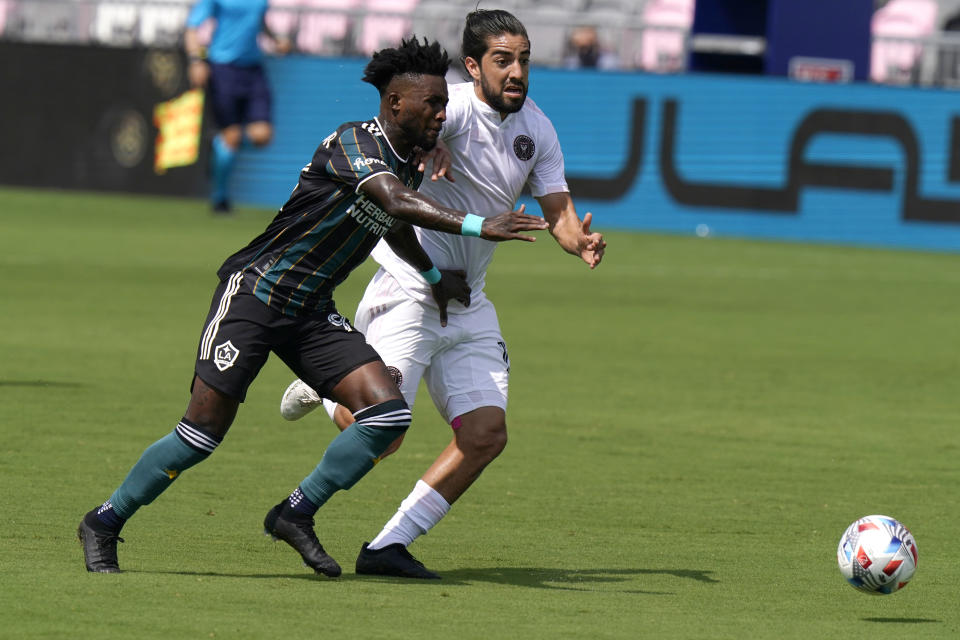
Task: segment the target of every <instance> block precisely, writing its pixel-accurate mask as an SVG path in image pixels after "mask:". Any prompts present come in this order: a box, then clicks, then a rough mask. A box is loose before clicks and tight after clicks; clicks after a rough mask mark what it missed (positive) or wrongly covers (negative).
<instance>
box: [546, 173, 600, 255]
mask: <svg viewBox="0 0 960 640" xmlns="http://www.w3.org/2000/svg"><path fill="white" fill-rule="evenodd" d="M537 202H539V203H540V209H541V210H542V211H543V217H544V218H545V219H546V221H547V223H548V224H549V225H550V233H551V235H553V237H554V238H555V239H556V241H557V244H559V245H560V246H561V247H563V249H564V251H566V252H567V253H570V254H572V255H575V256H579V257H580V258H581V259H582V260H583V261H584V262H586V263H587V264H588V265H590V268H591V269H593V268H594V267H596V266H597V265H598V264H600V261H601V260H603V254H604V251H605V250H606V248H607V242H606V240H604V239H603V234H601V233H592V232H591V231H590V223H592V222H593V214H592V213H587V214H585V215H584V216H583V220H580V218H579V216H577V210H576V209H575V208H574V206H573V198H571V197H570V194H569V193H567V192H566V191H562V192H558V193H550V194H547V195H545V196H542V197H540V198H537Z"/></svg>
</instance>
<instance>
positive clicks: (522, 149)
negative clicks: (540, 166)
mask: <svg viewBox="0 0 960 640" xmlns="http://www.w3.org/2000/svg"><path fill="white" fill-rule="evenodd" d="M536 150H537V145H535V144H534V143H533V138H531V137H530V136H525V135H523V134H520V135H519V136H517V137H516V138H514V139H513V152H514V153H515V154H517V157H518V158H520V159H521V160H529V159H530V158H532V157H533V154H534V152H535V151H536Z"/></svg>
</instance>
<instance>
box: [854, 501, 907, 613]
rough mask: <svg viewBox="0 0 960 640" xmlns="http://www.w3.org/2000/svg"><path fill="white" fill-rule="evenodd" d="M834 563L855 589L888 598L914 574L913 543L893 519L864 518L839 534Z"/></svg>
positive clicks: (882, 517) (887, 517)
mask: <svg viewBox="0 0 960 640" xmlns="http://www.w3.org/2000/svg"><path fill="white" fill-rule="evenodd" d="M837 562H838V563H839V564H840V573H842V574H843V577H844V578H846V579H847V582H849V583H850V584H851V585H853V586H854V587H856V588H857V589H860V590H861V591H866V592H867V593H872V594H874V595H884V594H889V593H893V592H894V591H899V590H900V589H902V588H904V587H905V586H906V585H907V583H908V582H909V581H910V578H912V577H913V572H914V571H916V570H917V542H916V541H915V540H914V539H913V534H912V533H910V531H909V530H908V529H907V528H906V527H905V526H903V525H902V524H901V523H900V522H899V521H898V520H896V519H895V518H891V517H890V516H867V517H865V518H860V519H859V520H857V521H856V522H854V523H853V524H851V525H850V526H849V527H847V530H846V531H844V532H843V536H842V537H841V538H840V545H839V546H838V547H837Z"/></svg>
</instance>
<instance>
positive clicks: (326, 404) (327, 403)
mask: <svg viewBox="0 0 960 640" xmlns="http://www.w3.org/2000/svg"><path fill="white" fill-rule="evenodd" d="M323 408H324V409H326V410H327V415H328V416H330V419H331V420H333V412H334V411H336V410H337V403H336V402H334V401H333V400H330V399H329V398H324V399H323Z"/></svg>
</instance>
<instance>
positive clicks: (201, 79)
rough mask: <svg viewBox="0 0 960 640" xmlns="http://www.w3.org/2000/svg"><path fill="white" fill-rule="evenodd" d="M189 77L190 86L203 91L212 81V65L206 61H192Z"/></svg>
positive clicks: (188, 68) (188, 70)
mask: <svg viewBox="0 0 960 640" xmlns="http://www.w3.org/2000/svg"><path fill="white" fill-rule="evenodd" d="M187 77H189V78H190V86H191V87H193V88H194V89H202V88H204V87H205V86H207V81H208V80H209V79H210V65H209V64H207V62H206V60H191V61H190V66H189V67H187Z"/></svg>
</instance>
